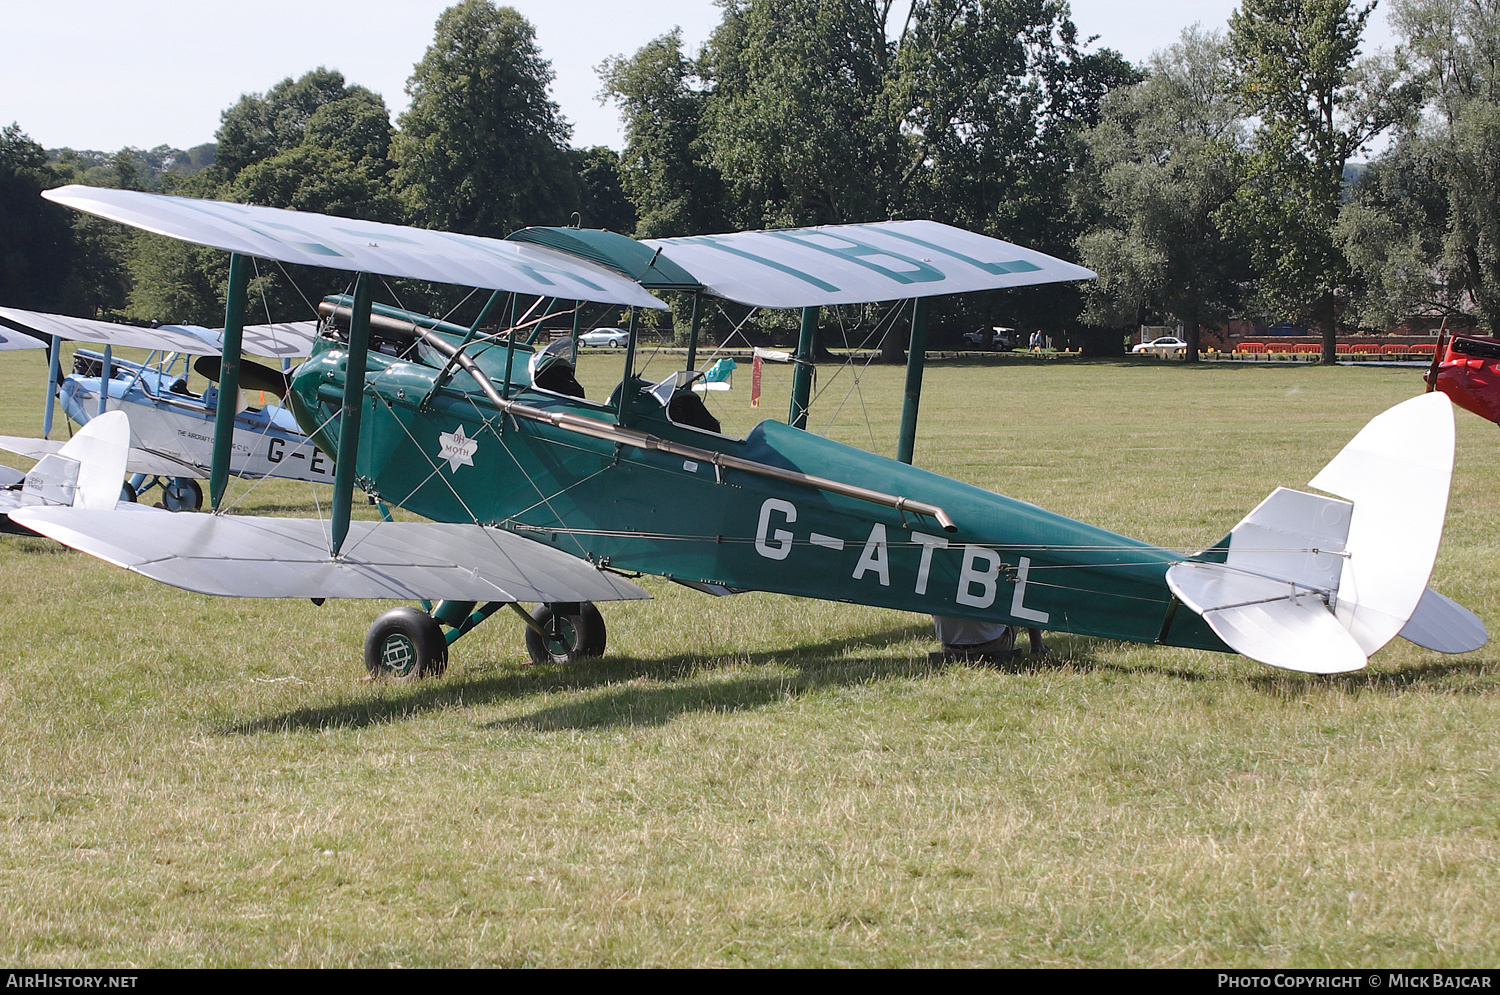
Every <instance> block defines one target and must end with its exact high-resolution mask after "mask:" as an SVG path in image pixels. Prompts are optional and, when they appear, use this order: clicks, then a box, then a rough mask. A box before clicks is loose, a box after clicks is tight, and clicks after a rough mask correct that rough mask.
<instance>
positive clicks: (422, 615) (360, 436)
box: [16, 187, 1487, 675]
mask: <svg viewBox="0 0 1500 995" xmlns="http://www.w3.org/2000/svg"><path fill="white" fill-rule="evenodd" d="M46 196H48V197H49V198H50V199H52V200H55V201H57V202H59V203H63V204H67V205H69V206H72V207H76V208H78V209H80V210H85V211H89V212H91V213H95V214H98V215H101V216H103V217H107V218H112V219H114V220H116V221H121V222H124V223H126V224H132V225H135V226H137V227H141V228H144V229H146V230H149V231H154V232H157V233H159V234H165V235H169V236H171V237H174V238H180V239H183V240H186V241H190V242H195V243H198V244H203V245H208V246H212V247H215V248H218V249H222V250H225V251H228V252H230V253H233V254H234V255H233V257H232V259H231V267H230V272H231V277H230V292H229V307H228V311H227V314H226V329H225V349H224V363H223V374H222V376H223V384H222V387H223V389H225V390H229V389H232V388H233V387H234V385H235V383H236V379H235V378H236V372H237V371H236V365H237V360H238V352H239V348H238V342H237V326H238V322H239V320H240V315H242V314H243V312H244V283H245V280H244V267H243V260H244V258H245V257H247V256H258V257H265V258H271V259H276V260H280V261H282V262H287V263H298V264H313V265H320V266H325V267H330V268H335V269H341V270H348V271H351V272H354V273H358V274H360V276H359V277H358V278H357V279H356V281H355V285H354V292H353V294H352V295H350V296H349V297H347V298H342V299H336V300H332V301H329V302H326V303H325V315H326V317H327V319H328V321H327V323H326V324H325V329H324V332H323V333H322V334H321V335H320V337H319V339H318V341H317V342H316V343H315V345H314V348H313V355H312V357H311V358H310V359H309V360H308V362H306V363H304V364H303V365H302V366H301V367H299V368H298V370H297V372H296V374H295V376H294V377H293V378H292V382H291V392H290V394H289V401H290V404H291V407H292V408H293V410H294V411H295V413H296V415H297V419H298V421H299V423H300V424H301V425H302V426H303V428H304V429H305V430H306V431H307V432H308V434H309V435H310V436H311V437H312V439H313V440H314V441H315V442H316V443H317V444H318V446H319V447H320V448H322V449H323V450H324V451H325V452H326V453H328V454H330V455H332V456H334V457H335V462H336V465H337V467H338V475H337V479H336V482H335V495H334V500H333V503H332V518H331V520H330V521H327V522H324V521H319V520H299V519H281V518H277V519H256V518H245V517H239V516H233V515H228V514H214V515H205V516H178V517H173V516H166V515H163V514H161V513H157V512H152V511H150V510H135V511H132V510H99V509H89V508H76V507H49V508H37V509H27V510H23V511H20V512H17V513H16V517H17V519H18V520H19V521H22V522H23V523H24V524H26V525H27V526H28V527H30V528H33V529H35V530H36V531H39V532H42V533H44V534H46V535H49V536H52V537H53V538H56V539H58V540H60V541H62V542H64V543H67V544H69V545H72V546H75V547H77V548H79V549H82V550H85V551H87V552H90V553H92V554H94V555H96V556H99V557H101V558H103V559H106V560H108V561H110V562H112V563H115V564H117V565H120V566H122V567H126V568H128V569H131V570H135V571H137V572H139V573H142V574H144V575H146V576H150V577H153V578H155V579H158V580H161V581H164V582H166V583H170V584H174V585H176V586H179V587H184V588H187V589H189V590H195V591H202V592H204V593H209V594H217V595H227V596H240V597H306V598H314V599H320V598H327V597H368V598H399V599H422V600H423V601H424V604H428V605H431V608H430V611H418V610H416V609H413V608H398V609H394V610H393V611H390V612H387V613H386V614H385V615H383V616H381V618H380V619H378V620H377V621H376V622H375V624H374V625H373V626H372V627H371V629H370V633H369V636H368V638H367V641H366V651H365V656H366V663H367V665H368V667H369V668H370V670H371V672H372V673H390V674H396V675H421V674H436V673H440V672H441V671H442V669H443V667H444V666H445V664H446V660H447V654H448V646H449V645H450V644H451V643H453V642H455V641H456V640H457V639H459V638H460V637H462V636H463V635H464V634H465V633H467V632H469V631H471V630H472V629H473V628H474V627H475V626H477V625H479V624H480V623H481V622H482V621H484V620H485V619H486V618H488V617H489V616H490V615H491V614H493V613H494V612H495V611H497V610H499V609H501V608H505V607H511V608H513V609H514V610H516V611H517V612H518V613H519V614H521V615H523V617H524V618H525V620H526V622H527V625H528V643H529V645H530V646H531V647H532V651H533V653H534V654H535V655H537V656H540V657H542V658H551V659H554V660H559V661H561V660H568V659H572V658H574V657H576V656H580V655H588V654H594V653H599V652H602V651H603V648H604V642H605V634H604V627H603V622H602V618H601V616H600V615H599V613H598V612H597V610H596V609H594V607H593V605H592V604H591V603H592V602H597V601H607V600H621V599H629V598H641V597H646V596H647V595H646V592H644V591H643V590H641V589H640V588H639V587H637V586H636V585H635V584H633V583H631V582H630V580H628V579H627V577H626V576H624V575H626V574H632V575H633V574H638V573H639V574H653V575H658V576H662V577H666V578H669V579H671V580H674V581H677V582H680V583H683V584H686V585H688V586H691V587H695V588H698V589H700V590H703V591H707V592H710V593H716V594H724V593H731V592H734V591H741V590H762V591H774V592H780V593H785V594H792V595H798V596H803V597H811V598H823V599H830V600H841V601H848V602H855V603H860V604H870V605H879V606H884V607H890V608H896V609H902V610H906V611H912V612H919V613H922V614H929V615H936V616H944V617H949V618H958V619H971V620H977V621H985V622H999V623H1004V624H1008V625H1014V626H1020V627H1040V628H1046V629H1051V630H1061V631H1067V632H1074V633H1082V634H1087V635H1094V636H1101V637H1106V638H1112V639H1122V640H1130V641H1136V642H1154V643H1162V644H1165V645H1173V646H1189V647H1199V648H1204V649H1211V650H1219V651H1237V652H1240V653H1243V654H1245V655H1247V656H1250V657H1252V658H1254V659H1257V660H1260V661H1262V662H1264V663H1267V664H1270V665H1272V666H1277V667H1284V668H1289V669H1293V670H1300V671H1306V672H1312V673H1336V672H1343V671H1349V670H1354V669H1358V668H1360V667H1363V666H1364V665H1365V663H1366V661H1367V658H1368V656H1369V654H1370V653H1373V652H1374V651H1375V650H1377V649H1379V648H1380V647H1381V646H1383V645H1385V643H1386V642H1388V641H1389V640H1390V639H1392V638H1394V637H1395V636H1396V635H1398V634H1400V635H1403V636H1405V637H1406V638H1408V639H1411V640H1413V641H1415V642H1417V643H1419V644H1421V645H1423V646H1427V647H1430V648H1433V649H1437V650H1441V651H1444V652H1461V651H1465V650H1470V649H1474V648H1477V647H1478V646H1479V645H1482V644H1483V643H1484V641H1485V639H1486V638H1487V636H1486V633H1485V629H1484V626H1483V624H1482V623H1481V622H1480V621H1479V620H1478V619H1477V618H1476V617H1475V616H1474V615H1473V614H1472V613H1471V612H1469V611H1468V610H1467V609H1464V608H1463V607H1461V606H1459V605H1457V604H1456V603H1454V602H1452V601H1450V600H1449V599H1447V598H1444V597H1443V596H1442V595H1439V594H1437V593H1436V592H1433V591H1431V590H1429V589H1428V588H1427V582H1428V577H1429V575H1430V573H1431V570H1432V565H1433V562H1434V559H1435V557H1436V553H1437V549H1438V543H1439V540H1440V538H1441V533H1442V526H1443V519H1444V516H1445V513H1446V505H1447V496H1448V487H1449V478H1450V475H1451V471H1452V463H1453V439H1454V430H1453V419H1452V414H1451V409H1450V407H1449V404H1448V401H1447V399H1446V397H1445V396H1443V395H1426V396H1424V397H1421V398H1417V399H1414V400H1412V401H1409V402H1406V403H1405V404H1403V405H1400V406H1398V407H1396V408H1394V409H1392V410H1391V411H1388V412H1386V413H1385V414H1383V415H1380V416H1378V417H1377V418H1376V419H1374V420H1373V421H1372V422H1371V423H1370V424H1369V425H1368V426H1367V427H1366V428H1365V429H1364V430H1363V431H1362V432H1361V433H1360V434H1359V435H1358V436H1357V437H1356V438H1355V440H1354V441H1353V442H1351V443H1350V444H1349V446H1347V447H1346V448H1345V450H1344V451H1343V452H1342V453H1340V454H1339V455H1338V457H1337V458H1335V459H1334V460H1333V462H1332V463H1330V464H1329V465H1328V466H1327V467H1326V468H1325V469H1324V470H1323V471H1322V472H1321V473H1320V474H1318V476H1317V477H1315V478H1314V480H1313V481H1312V485H1313V486H1314V487H1317V488H1319V489H1320V490H1323V491H1325V492H1327V494H1331V495H1333V496H1332V497H1329V496H1323V495H1317V494H1311V493H1303V492H1298V491H1291V490H1286V489H1278V490H1277V491H1276V492H1275V493H1273V494H1272V495H1271V496H1270V497H1268V498H1267V499H1266V500H1265V501H1263V502H1262V503H1261V504H1260V505H1259V506H1258V507H1257V508H1256V509H1255V510H1253V511H1252V512H1251V513H1250V515H1249V516H1248V517H1246V518H1245V519H1244V521H1242V522H1241V523H1240V524H1239V525H1237V526H1236V527H1235V528H1234V529H1233V530H1232V531H1231V532H1230V534H1229V535H1228V536H1226V537H1225V539H1224V540H1223V541H1221V542H1220V543H1218V544H1216V545H1215V546H1214V547H1213V548H1211V549H1208V550H1204V551H1202V552H1200V553H1197V554H1193V555H1187V554H1183V553H1179V552H1175V551H1171V550H1166V549H1161V548H1158V547H1154V546H1151V545H1148V544H1146V543H1141V542H1137V541H1134V540H1131V539H1127V538H1125V537H1123V536H1118V535H1115V534H1113V533H1110V532H1107V531H1105V530H1102V529H1098V528H1095V527H1092V526H1089V525H1086V524H1083V523H1081V522H1076V521H1073V520H1070V519H1067V518H1064V517H1062V516H1058V515H1053V514H1050V513H1048V512H1045V511H1043V510H1041V509H1040V508H1037V507H1035V506H1033V505H1030V504H1027V503H1025V502H1021V501H1016V500H1013V499H1010V498H1007V497H1004V496H1002V495H998V494H994V493H990V492H988V491H984V490H981V489H979V488H976V487H972V486H969V485H966V484H963V483H960V482H958V481H954V480H950V479H948V478H945V477H942V476H939V475H937V474H933V473H930V472H927V471H924V470H921V469H918V468H916V467H913V466H910V465H909V462H910V456H911V445H912V439H913V437H914V432H915V425H916V417H917V403H918V401H919V399H920V390H921V373H922V356H923V353H924V350H925V341H924V335H925V328H924V315H925V302H926V301H927V300H928V299H929V298H930V297H932V296H936V295H940V294H952V293H965V292H971V291H977V290H987V289H997V288H1003V287H1013V286H1022V285H1027V284H1035V283H1045V282H1050V281H1060V280H1076V279H1085V278H1089V277H1091V276H1092V275H1093V274H1091V273H1089V272H1088V271H1087V270H1083V269H1081V268H1080V267H1076V266H1073V265H1071V264H1068V263H1065V262H1062V261H1060V260H1056V259H1052V258H1050V257H1047V256H1044V255H1042V254H1040V253H1035V252H1031V251H1029V250H1026V249H1023V248H1020V247H1017V246H1014V245H1010V244H1008V243H1005V242H1001V241H998V240H996V239H990V238H986V237H983V236H980V235H976V234H974V233H971V232H966V231H962V230H959V229H954V228H951V227H947V226H944V225H939V224H935V223H932V222H921V221H909V222H887V223H879V224H865V225H847V226H835V227H823V228H812V229H794V230H785V231H765V232H744V233H738V234H728V235H708V236H696V237H688V238H673V239H660V240H650V241H646V242H637V241H635V240H632V239H628V238H625V237H624V236H620V235H615V234H613V233H609V232H601V231H588V230H577V229H566V228H561V229H559V228H539V229H525V230H523V231H522V232H518V233H516V235H513V236H512V237H511V238H510V239H508V240H503V241H502V240H493V239H484V238H478V237H473V236H463V235H456V234H452V233H445V232H431V231H423V230H418V229H410V228H401V227H397V226H391V225H381V224H375V223H371V222H362V221H351V220H346V219H340V218H330V217H325V216H320V215H308V214H299V213H295V212H290V211H281V210H275V209H270V208H260V207H252V206H246V205H240V204H224V203H218V202H211V201H197V200H187V199H182V198H171V197H160V196H153V195H149V194H141V193H135V192H130V191H118V190H101V189H92V188H82V187H64V188H61V189H59V190H54V191H49V192H48V193H47V194H46ZM372 274H374V275H384V276H400V277H412V278H416V279H422V280H438V281H442V282H449V283H459V284H463V285H467V286H477V287H483V288H486V289H490V290H493V291H496V297H492V299H491V300H492V303H493V302H494V301H496V300H497V299H498V296H499V292H510V293H515V294H527V295H534V296H536V297H538V298H553V299H559V300H566V301H581V300H588V301H597V302H604V303H609V304H618V305H622V306H627V307H631V308H638V307H661V306H662V305H661V304H660V302H659V301H658V300H657V299H656V298H655V297H653V296H652V295H651V294H650V293H649V292H648V291H651V290H658V291H661V290H671V291H682V292H687V293H692V294H694V295H697V296H699V297H701V296H717V297H721V298H725V299H728V300H731V301H736V302H739V303H743V304H749V305H754V306H761V307H779V308H801V309H803V335H802V345H801V346H800V347H799V357H800V358H803V359H806V358H807V357H808V355H809V354H810V351H811V341H812V331H811V330H812V329H813V328H814V327H815V325H816V321H817V314H818V309H819V308H820V307H823V306H827V305H835V304H846V303H860V302H869V301H885V300H895V299H906V298H910V299H913V300H914V301H915V303H914V305H913V322H912V341H911V347H910V351H909V355H910V357H911V361H910V365H909V366H908V378H907V390H906V398H907V400H906V407H905V409H904V411H903V419H902V425H903V428H902V435H901V443H900V451H899V455H900V457H901V458H900V459H899V460H891V459H887V458H884V457H881V456H877V455H874V454H871V453H867V452H863V451H861V450H857V449H853V448H851V447H848V446H844V445H841V444H839V443H836V442H833V441H830V440H828V439H824V438H820V437H818V436H815V435H813V434H811V433H808V432H806V431H802V430H800V428H801V424H802V423H803V422H805V417H806V408H807V398H808V385H809V381H810V376H809V375H808V374H807V364H806V363H805V362H804V363H800V364H799V365H798V371H797V375H796V380H795V382H794V388H793V409H792V414H791V417H790V419H789V421H790V422H791V424H790V425H788V424H782V423H778V422H773V421H767V422H763V423H761V424H760V425H759V426H757V427H756V428H755V429H754V430H753V431H752V432H751V433H750V434H749V435H748V436H747V437H745V438H735V437H731V436H728V435H725V434H723V433H721V432H720V431H719V427H718V424H717V422H716V421H714V420H713V418H712V415H710V414H709V413H708V412H707V411H706V410H705V409H704V408H703V404H702V401H701V400H700V399H699V398H698V397H697V396H696V395H695V394H694V393H693V392H692V390H691V384H692V381H693V379H694V378H695V374H694V372H693V371H692V370H691V367H692V365H693V359H692V358H691V357H692V356H693V353H694V350H695V345H696V343H694V345H692V346H690V348H689V356H690V359H689V361H688V364H687V365H688V366H689V368H690V369H689V370H687V371H685V372H684V373H683V374H681V375H679V376H678V377H676V378H675V379H673V380H669V381H662V382H658V383H650V382H647V381H645V380H643V379H641V378H640V377H638V376H636V374H635V370H634V354H635V344H636V343H635V325H634V322H633V321H632V322H631V323H630V328H629V332H630V336H629V341H628V342H627V343H626V348H625V359H624V370H623V375H622V377H621V380H620V383H619V385H618V386H617V387H616V388H615V390H614V391H613V393H612V394H611V396H610V397H608V398H603V399H591V398H588V397H585V396H582V394H583V391H582V390H581V389H580V388H579V387H578V384H577V381H576V380H575V379H574V377H573V375H572V367H571V363H570V362H569V355H570V350H569V349H567V348H566V347H564V348H546V349H538V348H535V347H534V346H532V345H530V344H528V343H526V342H523V341H521V339H520V336H519V335H517V334H515V333H514V332H512V333H511V334H508V335H503V336H494V335H484V334H481V333H480V331H479V329H480V323H481V322H482V321H483V320H484V318H485V315H484V314H481V316H480V319H479V320H477V321H476V322H475V323H474V325H473V326H471V327H468V328H464V327H460V326H453V325H448V324H446V323H444V322H441V321H438V320H435V319H432V318H427V317H424V316H420V315H415V314H412V313H409V312H403V311H399V310H397V309H394V308H389V307H382V306H379V305H376V304H374V302H373V300H372V291H371V280H370V275H372ZM489 310H490V309H489V308H487V309H486V311H487V312H488V311H489ZM575 334H576V333H575ZM694 336H696V322H695V324H694ZM221 417H222V409H221ZM220 430H221V432H222V431H223V426H222V425H221V427H220ZM227 460H228V455H227V442H226V441H225V439H224V437H222V436H221V437H220V438H218V439H217V440H216V448H215V458H214V463H213V476H212V484H211V491H212V495H213V500H214V504H215V507H218V505H219V501H220V498H221V496H222V493H223V482H224V475H225V473H226V472H227ZM356 485H358V486H359V487H360V488H361V489H363V490H364V491H365V492H366V493H368V494H369V495H371V496H372V497H375V498H377V499H379V500H381V501H384V502H387V503H389V504H392V505H398V506H400V507H403V508H405V509H407V510H409V511H411V512H415V513H416V514H418V515H421V516H423V517H425V518H427V519H431V521H429V522H392V521H387V522H378V523H377V522H354V521H351V520H350V506H351V502H352V495H353V489H354V487H355V486H356ZM432 602H436V604H432ZM522 602H526V603H531V602H536V603H540V606H539V608H538V610H537V611H536V612H534V613H527V612H525V611H524V609H522V608H521V607H520V604H521V603H522Z"/></svg>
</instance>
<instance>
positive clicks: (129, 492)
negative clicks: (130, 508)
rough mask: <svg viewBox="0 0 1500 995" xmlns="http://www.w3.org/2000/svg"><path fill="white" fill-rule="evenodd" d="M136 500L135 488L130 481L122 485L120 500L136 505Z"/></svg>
mask: <svg viewBox="0 0 1500 995" xmlns="http://www.w3.org/2000/svg"><path fill="white" fill-rule="evenodd" d="M135 499H136V493H135V488H134V487H131V486H130V481H128V480H127V481H125V483H123V484H121V485H120V500H121V501H124V502H125V503H127V504H135Z"/></svg>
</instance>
